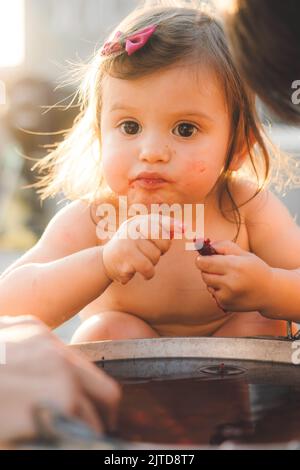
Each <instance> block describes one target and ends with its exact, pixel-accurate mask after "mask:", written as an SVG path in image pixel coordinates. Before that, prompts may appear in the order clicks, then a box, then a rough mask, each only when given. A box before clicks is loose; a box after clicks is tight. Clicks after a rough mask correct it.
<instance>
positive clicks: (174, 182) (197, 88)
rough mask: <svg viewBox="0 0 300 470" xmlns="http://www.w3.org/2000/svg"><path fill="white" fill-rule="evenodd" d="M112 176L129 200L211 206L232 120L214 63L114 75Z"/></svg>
mask: <svg viewBox="0 0 300 470" xmlns="http://www.w3.org/2000/svg"><path fill="white" fill-rule="evenodd" d="M102 100H103V109H102V116H101V141H102V158H103V173H104V177H105V179H106V181H107V183H108V185H109V186H110V187H111V189H112V190H113V191H114V192H115V193H117V194H118V195H126V196H128V202H129V203H130V204H131V203H143V204H145V205H149V204H152V203H167V204H173V203H179V204H184V203H204V202H205V198H206V196H207V195H208V194H210V193H211V191H212V189H213V188H214V186H215V183H216V182H217V180H218V177H219V176H220V174H221V172H222V169H223V167H224V164H225V159H226V154H227V148H228V142H229V134H230V121H229V115H228V112H227V109H226V104H225V99H224V96H223V91H222V88H221V86H220V84H219V83H218V81H217V79H216V77H215V75H214V74H213V72H211V71H210V70H209V69H208V68H205V67H202V68H201V69H200V70H197V71H196V70H195V69H193V68H191V67H184V66H182V67H173V68H170V69H166V70H164V71H159V72H156V73H153V74H151V75H148V76H146V77H143V78H138V79H135V80H121V79H117V78H112V77H106V78H105V81H104V86H103V97H102Z"/></svg>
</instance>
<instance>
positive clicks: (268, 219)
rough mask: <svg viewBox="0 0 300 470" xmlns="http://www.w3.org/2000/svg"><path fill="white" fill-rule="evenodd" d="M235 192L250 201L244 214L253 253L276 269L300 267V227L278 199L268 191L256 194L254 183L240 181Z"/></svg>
mask: <svg viewBox="0 0 300 470" xmlns="http://www.w3.org/2000/svg"><path fill="white" fill-rule="evenodd" d="M235 190H236V191H237V192H238V193H239V197H240V198H241V199H244V201H247V200H248V202H246V204H244V206H243V213H244V219H245V224H246V228H247V233H248V238H249V246H250V248H251V251H252V252H253V253H255V254H257V255H258V256H260V257H261V258H262V259H264V260H265V261H266V262H268V263H269V264H270V265H273V266H277V267H283V268H289V269H293V268H295V267H296V266H299V265H300V228H299V226H298V225H297V224H296V222H295V220H294V218H293V217H292V215H291V214H290V212H289V210H288V209H287V207H286V206H285V205H284V203H283V202H282V201H281V200H280V199H279V197H277V196H276V195H275V194H274V193H272V191H270V190H269V189H263V190H262V191H260V192H259V193H258V194H256V195H255V190H256V188H255V185H252V183H243V182H241V183H240V185H239V186H238V185H237V186H236V188H235ZM253 195H255V196H254V197H253ZM241 199H240V200H241ZM283 247H284V249H283Z"/></svg>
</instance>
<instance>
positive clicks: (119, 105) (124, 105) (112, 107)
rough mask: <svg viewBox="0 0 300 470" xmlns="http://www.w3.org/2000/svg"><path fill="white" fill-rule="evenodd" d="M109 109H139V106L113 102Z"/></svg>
mask: <svg viewBox="0 0 300 470" xmlns="http://www.w3.org/2000/svg"><path fill="white" fill-rule="evenodd" d="M109 110H110V111H139V108H135V107H134V106H128V105H126V104H123V103H114V104H113V105H112V106H111V107H110V108H109Z"/></svg>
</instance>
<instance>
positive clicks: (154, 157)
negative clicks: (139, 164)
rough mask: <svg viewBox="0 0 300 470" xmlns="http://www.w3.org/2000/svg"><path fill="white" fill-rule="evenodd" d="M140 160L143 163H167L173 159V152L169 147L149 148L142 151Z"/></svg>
mask: <svg viewBox="0 0 300 470" xmlns="http://www.w3.org/2000/svg"><path fill="white" fill-rule="evenodd" d="M139 158H140V160H141V161H146V162H148V163H157V162H163V163H167V162H168V161H169V160H170V159H171V151H170V149H169V147H168V146H167V145H166V146H161V147H150V146H149V147H145V148H143V149H142V151H141V152H140V156H139Z"/></svg>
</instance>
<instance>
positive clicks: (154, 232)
mask: <svg viewBox="0 0 300 470" xmlns="http://www.w3.org/2000/svg"><path fill="white" fill-rule="evenodd" d="M174 233H180V234H181V235H182V233H183V227H182V225H181V224H180V223H179V222H178V221H177V220H175V219H172V218H170V217H167V216H161V215H159V214H151V215H138V216H135V217H133V218H131V219H129V220H127V221H125V222H124V223H123V224H122V225H121V226H120V227H119V229H118V231H117V232H116V233H115V235H114V236H113V238H112V239H111V240H110V241H109V242H108V243H107V244H106V245H105V246H104V248H103V264H104V268H105V271H106V274H107V276H108V277H109V278H110V279H111V280H112V281H118V282H121V283H122V284H127V282H128V281H130V279H132V278H133V276H134V275H135V273H140V274H142V276H144V278H145V279H146V280H149V279H152V277H153V276H154V274H155V268H154V267H155V266H156V264H157V263H158V261H159V259H160V257H161V256H162V255H163V254H164V253H166V252H167V251H168V250H169V248H170V246H171V240H172V238H173V237H174Z"/></svg>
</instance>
